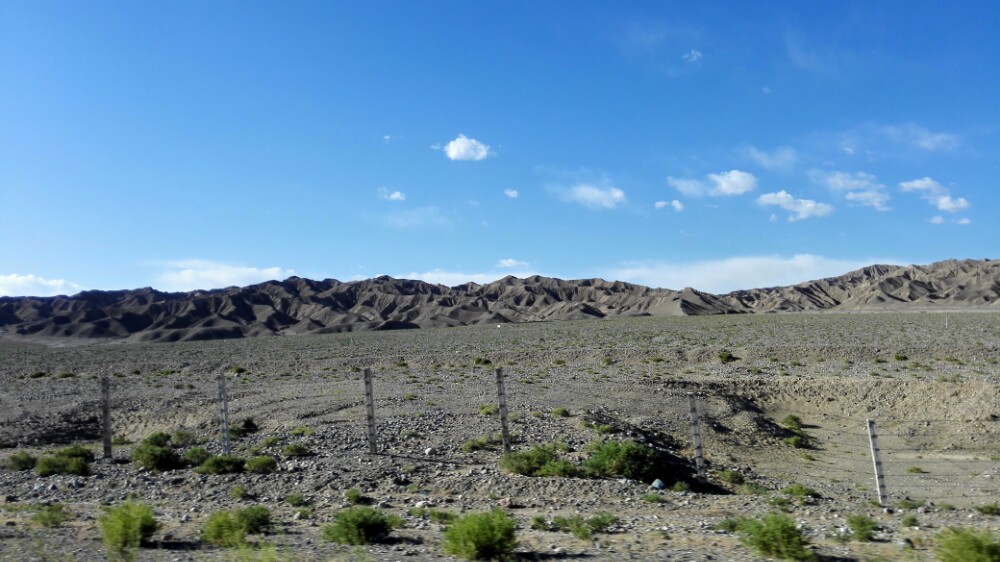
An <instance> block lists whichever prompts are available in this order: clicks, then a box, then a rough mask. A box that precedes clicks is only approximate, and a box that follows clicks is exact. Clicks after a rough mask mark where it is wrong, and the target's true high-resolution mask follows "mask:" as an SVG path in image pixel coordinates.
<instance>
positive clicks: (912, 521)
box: [899, 515, 920, 527]
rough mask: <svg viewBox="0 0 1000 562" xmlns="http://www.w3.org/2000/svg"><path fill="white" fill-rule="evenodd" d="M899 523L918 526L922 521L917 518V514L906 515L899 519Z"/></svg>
mask: <svg viewBox="0 0 1000 562" xmlns="http://www.w3.org/2000/svg"><path fill="white" fill-rule="evenodd" d="M899 525H900V526H901V527H918V526H920V521H918V520H917V517H916V516H915V515H906V516H904V517H903V518H902V519H900V520H899Z"/></svg>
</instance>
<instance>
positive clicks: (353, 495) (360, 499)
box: [344, 488, 365, 505]
mask: <svg viewBox="0 0 1000 562" xmlns="http://www.w3.org/2000/svg"><path fill="white" fill-rule="evenodd" d="M344 499H345V500H347V503H352V504H354V505H358V504H360V503H364V501H365V497H364V495H362V494H361V490H359V489H357V488H348V489H347V490H346V491H345V492H344Z"/></svg>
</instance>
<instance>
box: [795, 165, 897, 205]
mask: <svg viewBox="0 0 1000 562" xmlns="http://www.w3.org/2000/svg"><path fill="white" fill-rule="evenodd" d="M809 175H810V177H811V178H812V179H813V181H815V182H817V183H819V184H821V185H825V186H826V187H828V188H830V189H831V190H833V191H835V192H844V191H846V192H847V193H846V194H845V195H844V197H845V198H846V199H847V200H848V201H850V202H851V203H854V204H857V205H863V206H866V207H873V208H875V210H877V211H889V210H890V208H889V207H888V206H886V203H888V202H889V199H890V197H889V194H888V193H886V192H885V191H884V189H885V186H884V185H882V184H881V183H879V182H878V180H877V179H876V178H875V176H873V175H871V174H866V173H865V172H854V173H849V172H822V171H820V170H811V171H810V172H809Z"/></svg>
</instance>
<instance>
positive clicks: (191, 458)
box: [184, 447, 212, 466]
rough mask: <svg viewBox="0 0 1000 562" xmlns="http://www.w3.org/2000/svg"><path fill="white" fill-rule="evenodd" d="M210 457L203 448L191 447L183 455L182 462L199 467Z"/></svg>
mask: <svg viewBox="0 0 1000 562" xmlns="http://www.w3.org/2000/svg"><path fill="white" fill-rule="evenodd" d="M211 456H212V454H211V453H209V452H208V451H207V450H205V448H204V447H192V448H190V449H188V450H187V451H186V452H185V453H184V462H186V463H188V464H189V465H190V466H201V465H202V464H204V463H205V461H207V460H208V459H209V458H210V457H211Z"/></svg>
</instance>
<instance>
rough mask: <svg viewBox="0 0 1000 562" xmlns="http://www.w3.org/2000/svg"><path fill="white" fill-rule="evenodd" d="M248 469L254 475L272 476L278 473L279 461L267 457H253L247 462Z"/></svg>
mask: <svg viewBox="0 0 1000 562" xmlns="http://www.w3.org/2000/svg"><path fill="white" fill-rule="evenodd" d="M246 469H247V472H253V473H254V474H271V473H273V472H277V470H278V461H276V460H274V458H273V457H268V456H266V455H262V456H259V457H253V458H252V459H250V460H248V461H247V464H246Z"/></svg>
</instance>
